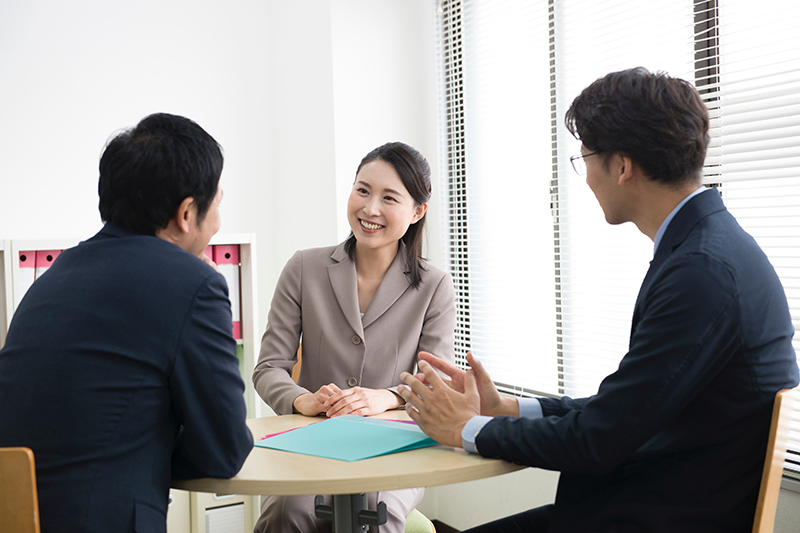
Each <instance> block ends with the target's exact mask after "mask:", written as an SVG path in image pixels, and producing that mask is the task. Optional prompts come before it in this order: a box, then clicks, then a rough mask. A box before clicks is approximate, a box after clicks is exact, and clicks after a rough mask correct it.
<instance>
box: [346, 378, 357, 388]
mask: <svg viewBox="0 0 800 533" xmlns="http://www.w3.org/2000/svg"><path fill="white" fill-rule="evenodd" d="M347 384H348V385H350V386H351V387H355V386H356V385H358V380H357V379H356V378H350V379H348V380H347Z"/></svg>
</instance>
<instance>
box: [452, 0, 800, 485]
mask: <svg viewBox="0 0 800 533" xmlns="http://www.w3.org/2000/svg"><path fill="white" fill-rule="evenodd" d="M439 6H440V9H439V17H440V23H441V26H440V35H441V36H442V37H441V43H440V49H441V50H443V52H442V53H441V54H440V84H441V86H442V87H443V96H442V100H441V104H442V105H441V106H440V109H441V115H442V122H441V123H442V124H444V125H445V126H444V127H443V131H442V139H444V140H445V142H443V143H442V145H443V151H444V153H443V154H442V156H441V157H440V161H442V162H443V163H444V165H445V167H443V168H442V171H441V173H440V175H442V176H446V179H445V180H443V182H444V183H445V187H446V188H447V191H445V194H444V195H443V197H448V198H449V199H450V201H449V204H450V205H449V221H448V226H447V230H446V231H447V235H446V238H445V242H446V243H447V246H448V253H449V257H450V265H451V272H452V273H453V276H454V280H455V282H456V287H457V300H458V307H459V319H458V320H459V326H458V328H459V330H458V332H457V333H458V336H459V337H458V347H457V350H458V353H459V357H460V358H461V360H462V364H463V354H464V353H466V350H468V349H472V350H474V352H475V353H476V355H478V356H479V357H480V358H481V359H482V360H483V361H484V364H485V365H486V366H487V367H488V369H489V371H490V372H491V374H492V375H493V377H494V378H495V379H496V380H497V381H498V385H499V387H500V388H501V389H502V390H506V391H512V392H516V393H518V394H523V395H525V394H531V393H546V394H554V395H558V394H568V395H570V396H586V395H590V394H593V393H594V392H596V390H597V386H598V385H599V383H600V381H601V380H602V378H603V377H605V376H606V375H608V374H609V373H611V372H613V371H614V370H615V369H616V367H617V365H618V363H619V360H620V359H621V358H622V356H623V355H624V354H625V352H626V351H627V346H628V337H629V333H630V320H631V313H632V311H633V306H634V302H635V298H636V294H637V292H638V290H639V286H640V284H641V281H642V279H643V277H644V274H645V272H646V270H647V267H648V264H649V261H650V259H651V258H652V242H650V240H649V239H647V238H646V237H644V236H643V235H641V233H639V231H638V230H637V229H636V228H635V227H634V226H632V225H631V224H626V225H622V226H609V225H608V224H606V222H605V221H604V219H603V214H602V210H601V209H600V207H599V205H598V204H597V201H596V199H595V198H594V196H593V195H592V193H591V191H590V189H589V188H588V187H587V186H586V184H585V180H584V178H582V177H579V176H577V175H575V174H574V173H573V171H572V169H571V166H570V164H569V157H570V155H573V154H575V153H578V151H579V147H580V144H579V143H578V142H577V141H575V140H574V139H573V138H572V136H571V135H570V134H569V132H568V131H566V128H565V127H564V126H563V119H564V113H565V112H566V110H567V108H568V107H569V105H570V103H571V102H572V100H573V99H574V97H575V96H577V94H578V93H579V92H580V91H581V90H582V89H583V88H584V87H586V86H587V85H588V84H590V83H591V82H592V81H594V80H595V79H596V78H598V77H600V76H603V75H605V74H606V73H608V72H611V71H614V70H621V69H626V68H631V67H635V66H644V67H646V68H648V69H650V70H653V71H658V70H664V71H667V72H668V73H670V74H671V75H673V76H677V77H682V78H684V79H687V80H690V81H693V82H694V83H695V85H696V86H697V87H698V89H699V90H700V92H701V94H702V95H703V98H704V99H705V102H706V105H707V106H708V108H709V111H710V114H711V117H712V124H711V127H712V129H711V135H712V143H711V146H710V149H709V153H708V157H707V160H706V165H705V168H704V181H705V183H707V184H717V185H718V186H719V187H720V190H721V192H722V195H723V200H724V201H725V203H726V205H727V206H728V208H729V209H730V210H731V212H732V213H733V214H734V216H736V218H737V219H738V220H739V222H740V224H741V225H742V226H743V227H744V228H745V230H747V231H748V232H749V233H750V234H751V235H753V236H754V237H755V238H756V240H757V241H758V242H759V244H760V245H761V247H762V248H763V249H764V251H765V252H766V253H767V255H768V257H769V258H770V261H771V262H772V264H773V265H774V266H775V269H776V271H777V273H778V275H779V276H780V278H781V281H782V282H783V285H784V288H785V290H786V294H787V298H788V301H789V306H790V310H791V313H792V319H793V321H794V323H795V328H796V329H797V327H798V324H800V39H797V37H796V35H795V32H796V28H797V27H799V26H800V25H799V24H798V23H800V6H797V5H796V4H795V3H794V2H792V1H791V0H767V1H765V2H758V3H755V2H752V1H751V0H703V1H699V0H695V1H693V2H692V1H687V0H681V1H675V0H669V1H663V2H658V3H655V2H637V1H635V0H603V1H596V2H582V1H580V0H540V1H536V0H532V1H527V2H516V1H511V0H491V1H486V0H484V1H477V0H440V1H439ZM776 13H779V14H780V16H778V17H776V16H775V14H776ZM794 343H795V349H796V351H798V352H800V342H798V340H797V339H796V340H795V341H794ZM787 468H789V469H791V470H794V471H795V472H797V473H798V474H800V405H798V406H797V407H796V411H795V417H794V421H793V427H792V434H791V436H790V459H789V463H788V464H787Z"/></svg>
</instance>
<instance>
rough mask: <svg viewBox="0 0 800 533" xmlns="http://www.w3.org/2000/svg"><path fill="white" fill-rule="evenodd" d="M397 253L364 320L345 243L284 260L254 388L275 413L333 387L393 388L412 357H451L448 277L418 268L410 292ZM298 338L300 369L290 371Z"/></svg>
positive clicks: (401, 252)
mask: <svg viewBox="0 0 800 533" xmlns="http://www.w3.org/2000/svg"><path fill="white" fill-rule="evenodd" d="M405 266H406V262H405V250H404V248H403V245H402V243H401V248H400V250H399V251H398V253H397V256H396V257H395V260H394V262H393V263H392V265H391V267H389V270H388V272H386V275H385V276H384V278H383V281H382V282H381V284H380V286H379V287H378V290H377V291H376V293H375V296H374V297H373V299H372V302H371V303H370V305H369V308H368V309H367V311H366V313H364V316H363V318H362V317H361V316H360V315H361V314H360V312H359V308H358V291H357V282H356V268H355V263H354V262H353V261H352V260H351V259H350V257H348V255H347V252H345V249H344V244H340V245H338V246H330V247H327V248H313V249H309V250H301V251H298V252H297V253H295V254H294V256H293V257H292V258H291V259H290V260H289V262H288V263H286V266H285V267H284V268H283V272H282V273H281V276H280V278H279V280H278V285H277V287H276V288H275V294H274V296H273V298H272V306H271V307H270V310H269V317H268V323H267V329H266V332H265V333H264V336H263V338H262V340H261V354H260V356H259V358H258V364H256V368H255V371H254V372H253V383H254V384H255V388H256V390H257V391H258V393H259V395H261V397H262V398H263V399H264V401H265V402H267V404H268V405H269V406H270V407H272V409H273V410H274V411H275V412H276V413H278V414H289V413H291V412H292V402H293V401H294V399H295V398H297V397H298V396H299V395H301V394H303V393H306V392H316V391H317V390H318V389H319V388H320V387H321V386H323V385H327V384H328V383H334V384H336V385H337V386H339V387H340V388H342V389H345V388H350V387H355V386H360V387H368V388H372V389H392V390H393V389H394V388H395V387H396V386H397V385H399V384H400V373H401V372H414V371H415V368H416V362H417V353H418V352H419V351H421V350H424V351H426V352H430V353H432V354H434V355H437V356H439V357H442V358H444V359H446V360H448V361H450V362H453V361H454V358H455V353H454V347H453V344H454V342H455V315H456V311H455V292H454V290H453V282H452V280H451V279H450V275H449V274H447V273H445V272H443V271H441V270H439V269H438V268H435V267H433V266H431V265H428V264H426V263H424V266H425V271H423V272H422V283H421V284H420V286H419V288H418V289H414V288H413V287H412V286H411V285H410V283H409V281H408V278H407V277H406V275H405V273H404V272H405V270H406V269H405ZM301 336H302V342H303V364H302V365H301V370H300V378H299V379H298V382H297V383H296V384H295V382H294V381H292V378H291V371H292V367H293V366H294V364H295V363H296V362H297V348H298V346H299V343H300V340H301Z"/></svg>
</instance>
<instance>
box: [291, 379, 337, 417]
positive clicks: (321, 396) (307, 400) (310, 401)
mask: <svg viewBox="0 0 800 533" xmlns="http://www.w3.org/2000/svg"><path fill="white" fill-rule="evenodd" d="M340 392H342V389H340V388H339V387H337V386H336V385H334V384H333V383H329V384H328V385H323V386H322V387H320V388H319V390H318V391H317V392H306V393H305V394H301V395H300V396H298V397H297V398H295V399H294V401H293V402H292V407H294V410H295V411H296V412H298V413H300V414H301V415H306V416H317V415H318V414H320V413H324V412H326V411H327V410H328V407H327V406H326V405H325V402H326V401H328V398H330V397H331V396H333V395H334V394H337V393H340Z"/></svg>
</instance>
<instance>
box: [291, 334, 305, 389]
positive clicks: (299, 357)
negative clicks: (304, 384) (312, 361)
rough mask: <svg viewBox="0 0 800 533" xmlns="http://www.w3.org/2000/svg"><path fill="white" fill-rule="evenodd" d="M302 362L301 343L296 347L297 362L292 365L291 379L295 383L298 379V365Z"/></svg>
mask: <svg viewBox="0 0 800 533" xmlns="http://www.w3.org/2000/svg"><path fill="white" fill-rule="evenodd" d="M302 364H303V343H300V346H298V347H297V362H296V363H295V364H294V366H293V367H292V379H293V380H294V382H295V383H297V380H298V379H300V365H302Z"/></svg>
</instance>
